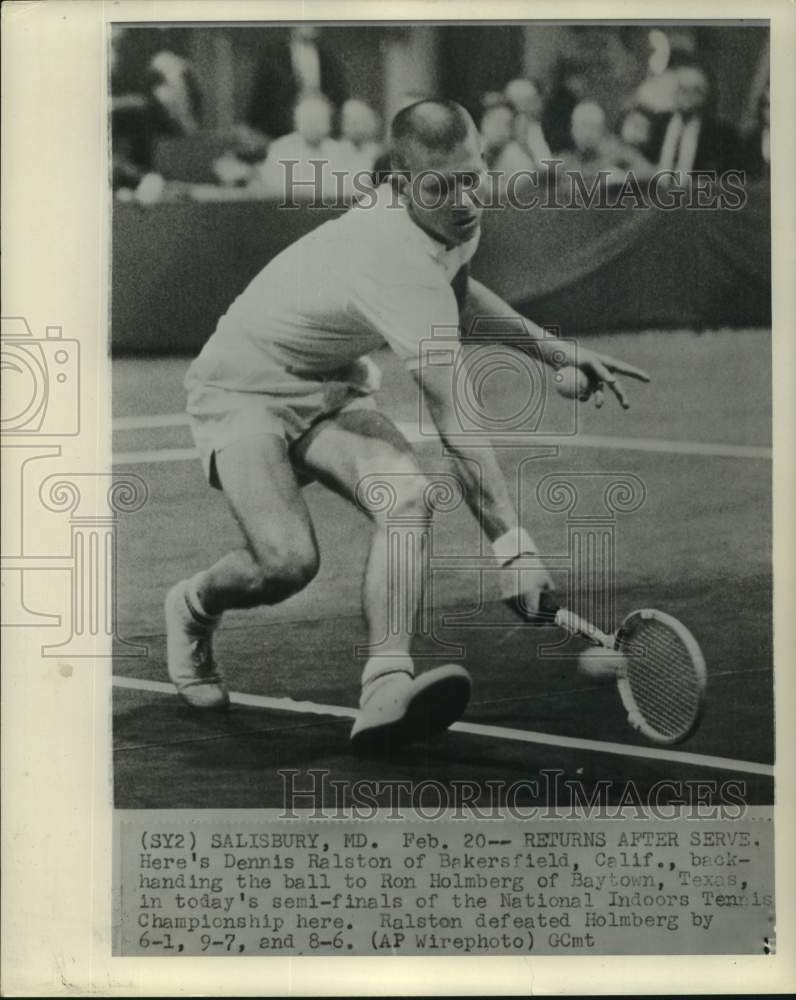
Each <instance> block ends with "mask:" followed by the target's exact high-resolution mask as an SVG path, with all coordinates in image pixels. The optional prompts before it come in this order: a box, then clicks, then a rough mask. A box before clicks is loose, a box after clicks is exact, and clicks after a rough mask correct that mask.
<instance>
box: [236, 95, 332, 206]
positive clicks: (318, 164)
mask: <svg viewBox="0 0 796 1000" xmlns="http://www.w3.org/2000/svg"><path fill="white" fill-rule="evenodd" d="M294 123H295V131H293V132H290V133H288V135H283V136H280V138H279V139H274V141H273V142H272V143H271V145H270V147H269V149H268V156H267V157H266V160H265V162H264V163H263V164H262V165H261V166H260V169H259V171H258V178H257V180H256V182H255V186H256V187H258V188H260V190H261V192H262V193H263V194H264V195H265V196H266V197H268V198H277V197H287V198H288V199H289V200H291V201H294V200H307V199H311V198H314V197H316V195H320V196H321V197H324V196H327V195H332V196H334V195H336V194H337V180H336V178H335V177H334V175H333V173H332V172H333V171H335V170H344V169H345V165H344V157H343V154H342V151H341V148H340V143H339V142H338V141H337V140H336V139H332V138H331V131H332V106H331V104H330V103H329V101H327V100H326V98H325V97H323V96H321V95H316V96H314V97H305V98H303V99H302V100H301V101H299V103H298V104H297V105H296V110H295V112H294Z"/></svg>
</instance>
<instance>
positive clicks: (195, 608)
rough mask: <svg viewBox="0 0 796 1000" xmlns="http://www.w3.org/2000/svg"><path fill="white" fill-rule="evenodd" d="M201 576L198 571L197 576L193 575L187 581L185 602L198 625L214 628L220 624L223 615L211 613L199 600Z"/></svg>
mask: <svg viewBox="0 0 796 1000" xmlns="http://www.w3.org/2000/svg"><path fill="white" fill-rule="evenodd" d="M199 576H200V574H198V573H197V575H196V576H192V577H191V579H190V580H188V581H187V583H186V585H185V603H186V605H187V606H188V610H189V611H190V613H191V617H192V618H193V620H194V622H195V623H196V624H197V625H199V626H200V627H201V628H213V626H215V625H217V624H218V620H219V619H220V618H221V615H209V614H208V613H207V612H206V611H205V609H204V608H203V607H202V602H201V601H200V600H199V591H198V588H197V584H198V580H199Z"/></svg>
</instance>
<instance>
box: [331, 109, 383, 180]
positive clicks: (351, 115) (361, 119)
mask: <svg viewBox="0 0 796 1000" xmlns="http://www.w3.org/2000/svg"><path fill="white" fill-rule="evenodd" d="M380 127H381V123H380V122H379V116H378V115H377V114H376V112H375V111H374V110H373V108H372V107H371V106H370V105H369V104H368V103H367V102H366V101H360V100H357V99H356V98H350V99H349V100H347V101H346V102H345V104H344V105H343V108H342V111H341V114H340V131H341V133H342V138H341V139H340V153H341V156H342V159H343V160H344V161H345V163H346V165H347V168H348V169H349V170H350V171H351V172H352V173H354V172H367V173H370V171H371V170H372V169H373V164H374V163H375V162H376V158H377V157H378V155H379V153H381V149H382V147H381V143H380V142H378V139H377V137H378V135H379V129H380Z"/></svg>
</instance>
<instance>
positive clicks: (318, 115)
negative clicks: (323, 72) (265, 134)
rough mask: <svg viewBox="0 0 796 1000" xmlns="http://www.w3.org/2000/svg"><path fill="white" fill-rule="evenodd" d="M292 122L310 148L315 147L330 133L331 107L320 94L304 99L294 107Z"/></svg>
mask: <svg viewBox="0 0 796 1000" xmlns="http://www.w3.org/2000/svg"><path fill="white" fill-rule="evenodd" d="M293 122H294V125H295V128H296V131H297V132H298V134H299V135H300V136H301V137H302V139H304V141H305V142H307V143H309V145H310V146H317V145H319V144H320V143H321V142H323V140H324V139H325V138H326V137H327V136H328V135H329V133H330V132H331V131H332V107H331V105H330V104H329V102H328V101H327V100H326V98H325V97H323V96H322V95H320V94H319V95H317V96H313V97H305V98H304V99H303V100H301V101H299V102H298V104H297V105H296V108H295V110H294V112H293Z"/></svg>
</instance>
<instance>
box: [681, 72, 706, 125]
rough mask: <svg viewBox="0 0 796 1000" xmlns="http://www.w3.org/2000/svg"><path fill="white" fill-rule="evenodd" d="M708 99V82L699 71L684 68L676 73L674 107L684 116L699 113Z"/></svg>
mask: <svg viewBox="0 0 796 1000" xmlns="http://www.w3.org/2000/svg"><path fill="white" fill-rule="evenodd" d="M707 99H708V81H707V77H706V76H705V74H704V73H703V72H702V70H701V69H697V68H696V67H694V66H684V67H683V68H682V69H679V70H678V71H677V91H676V93H675V97H674V100H675V106H676V108H677V110H678V111H679V112H680V113H681V114H684V115H693V114H696V113H697V112H699V111H701V110H702V108H703V107H704V106H705V102H706V101H707Z"/></svg>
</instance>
